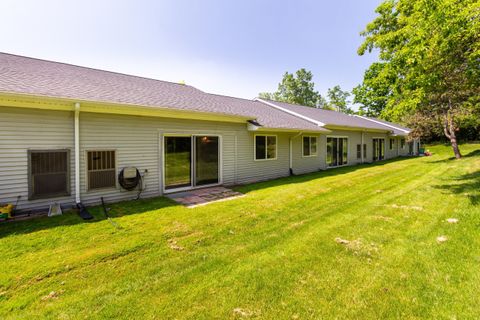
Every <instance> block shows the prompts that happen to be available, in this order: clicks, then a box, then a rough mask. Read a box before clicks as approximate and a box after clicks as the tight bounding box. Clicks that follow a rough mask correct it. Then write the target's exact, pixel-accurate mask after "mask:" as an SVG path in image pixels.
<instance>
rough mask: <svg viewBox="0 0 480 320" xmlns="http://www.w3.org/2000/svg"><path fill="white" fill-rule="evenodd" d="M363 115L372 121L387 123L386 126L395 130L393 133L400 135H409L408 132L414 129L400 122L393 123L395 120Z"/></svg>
mask: <svg viewBox="0 0 480 320" xmlns="http://www.w3.org/2000/svg"><path fill="white" fill-rule="evenodd" d="M362 117H363V118H365V119H368V120H370V121H375V122H380V123H383V124H385V125H386V126H388V127H389V128H391V129H392V130H393V133H394V134H396V135H400V136H403V135H408V133H409V132H411V131H412V129H410V128H407V127H405V126H402V125H399V124H398V123H393V122H389V121H386V120H383V119H378V118H373V117H365V116H362Z"/></svg>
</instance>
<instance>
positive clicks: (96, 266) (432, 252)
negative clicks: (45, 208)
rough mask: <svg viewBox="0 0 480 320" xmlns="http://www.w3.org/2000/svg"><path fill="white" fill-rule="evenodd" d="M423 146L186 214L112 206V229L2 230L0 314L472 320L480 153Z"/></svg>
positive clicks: (76, 225)
mask: <svg viewBox="0 0 480 320" xmlns="http://www.w3.org/2000/svg"><path fill="white" fill-rule="evenodd" d="M429 149H430V150H431V151H433V152H434V155H433V156H432V157H424V158H408V159H398V160H393V161H386V162H380V163H378V164H376V165H362V166H355V167H344V168H340V169H334V170H328V171H324V172H318V173H314V174H309V175H305V176H298V177H290V178H284V179H279V180H275V181H270V182H265V183H258V184H254V185H249V186H244V187H239V188H238V190H239V191H242V192H244V193H246V194H247V196H246V197H243V198H239V199H236V200H231V201H226V202H219V203H214V204H210V205H208V206H204V207H197V208H194V209H186V208H183V207H181V206H179V205H176V204H174V203H173V202H171V201H170V200H168V199H165V198H156V199H150V200H140V201H136V202H135V201H132V202H127V203H120V204H116V205H111V208H112V211H111V215H112V216H115V218H114V220H115V221H116V222H117V223H118V224H119V225H121V227H122V229H119V230H117V229H116V228H114V226H112V224H110V223H109V222H108V221H107V220H104V219H103V218H102V215H101V211H100V209H99V208H95V209H92V210H91V211H92V213H94V214H95V216H96V217H97V218H96V220H95V221H94V222H91V223H84V222H82V221H81V220H80V218H79V217H78V216H77V215H75V214H65V215H64V216H61V217H56V218H48V219H47V218H44V219H37V220H31V221H28V222H18V223H8V224H2V225H0V252H1V254H2V259H1V260H0V261H1V272H0V318H2V319H9V318H12V319H14V318H15V319H18V318H20V319H21V318H25V319H38V318H39V317H41V318H55V319H77V318H82V319H85V318H114V317H116V318H127V319H132V318H142V319H144V318H147V319H151V318H157V319H169V318H177V319H179V318H181V319H184V318H186V319H211V318H220V319H225V318H227V319H228V318H258V319H311V318H339V319H345V318H349V319H358V318H370V319H371V318H376V319H383V318H403V319H414V318H418V319H420V318H422V319H423V318H432V319H468V318H470V319H473V318H478V317H479V315H480V295H479V292H480V144H469V145H462V146H461V150H462V152H463V153H464V154H465V155H466V157H465V158H464V159H462V160H452V159H451V158H450V157H451V155H452V152H451V149H450V148H449V147H446V146H434V147H431V148H429ZM447 218H457V219H459V222H458V223H456V224H450V223H448V222H446V219H447ZM442 235H443V236H446V237H447V241H446V242H443V243H438V242H437V237H439V236H442ZM336 238H342V239H347V240H349V241H350V242H349V243H348V244H342V243H337V242H336V241H335V239H336Z"/></svg>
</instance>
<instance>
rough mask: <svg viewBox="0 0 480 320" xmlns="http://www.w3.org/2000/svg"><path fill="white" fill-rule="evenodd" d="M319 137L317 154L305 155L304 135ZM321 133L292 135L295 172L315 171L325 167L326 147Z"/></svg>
mask: <svg viewBox="0 0 480 320" xmlns="http://www.w3.org/2000/svg"><path fill="white" fill-rule="evenodd" d="M305 136H309V137H317V154H316V155H314V156H309V157H304V156H303V137H305ZM321 141H322V138H321V135H316V134H302V135H295V136H293V137H292V160H293V161H292V162H293V173H294V174H304V173H308V172H315V171H318V170H321V169H324V168H325V156H326V154H325V148H324V146H323V145H322V142H321Z"/></svg>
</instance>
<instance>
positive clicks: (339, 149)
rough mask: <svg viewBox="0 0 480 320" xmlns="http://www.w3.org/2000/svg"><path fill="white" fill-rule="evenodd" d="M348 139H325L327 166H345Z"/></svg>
mask: <svg viewBox="0 0 480 320" xmlns="http://www.w3.org/2000/svg"><path fill="white" fill-rule="evenodd" d="M347 158H348V139H347V138H340V137H327V165H328V166H329V167H337V166H343V165H346V164H347V162H348V160H347Z"/></svg>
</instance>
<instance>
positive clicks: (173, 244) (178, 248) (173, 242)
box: [167, 239, 185, 251]
mask: <svg viewBox="0 0 480 320" xmlns="http://www.w3.org/2000/svg"><path fill="white" fill-rule="evenodd" d="M167 243H168V247H169V248H170V249H172V250H175V251H182V250H184V249H185V248H184V247H182V246H179V245H178V243H177V240H175V239H168V241H167Z"/></svg>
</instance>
